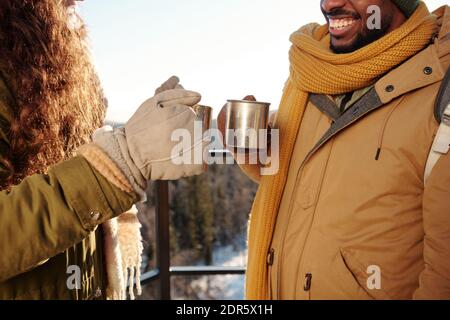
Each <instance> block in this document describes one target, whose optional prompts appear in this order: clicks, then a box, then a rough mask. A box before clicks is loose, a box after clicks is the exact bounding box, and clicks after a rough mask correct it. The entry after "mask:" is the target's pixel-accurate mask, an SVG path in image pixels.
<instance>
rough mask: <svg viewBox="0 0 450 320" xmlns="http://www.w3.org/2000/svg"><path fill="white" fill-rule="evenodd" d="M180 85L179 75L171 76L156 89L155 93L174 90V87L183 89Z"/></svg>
mask: <svg viewBox="0 0 450 320" xmlns="http://www.w3.org/2000/svg"><path fill="white" fill-rule="evenodd" d="M182 88H183V87H181V85H180V79H179V78H178V77H177V76H172V77H170V78H169V79H168V80H167V81H166V82H164V83H163V84H162V85H161V86H160V87H159V88H158V89H156V91H155V94H159V93H161V92H164V91H167V90H172V89H182Z"/></svg>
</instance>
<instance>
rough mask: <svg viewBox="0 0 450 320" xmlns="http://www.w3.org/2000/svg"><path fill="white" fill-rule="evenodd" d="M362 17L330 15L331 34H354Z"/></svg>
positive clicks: (343, 35) (338, 36)
mask: <svg viewBox="0 0 450 320" xmlns="http://www.w3.org/2000/svg"><path fill="white" fill-rule="evenodd" d="M360 21H361V20H360V19H356V18H354V17H349V16H347V17H330V18H329V20H328V27H329V31H330V34H331V35H332V36H333V37H336V38H342V37H345V36H348V35H352V34H354V33H355V32H356V30H357V27H358V23H359V22H360Z"/></svg>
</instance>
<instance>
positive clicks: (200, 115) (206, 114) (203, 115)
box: [192, 104, 213, 132]
mask: <svg viewBox="0 0 450 320" xmlns="http://www.w3.org/2000/svg"><path fill="white" fill-rule="evenodd" d="M192 109H194V111H195V113H196V114H197V121H202V123H203V132H205V131H207V130H209V129H211V120H212V111H213V109H212V108H211V107H208V106H203V105H200V104H198V105H195V106H193V107H192Z"/></svg>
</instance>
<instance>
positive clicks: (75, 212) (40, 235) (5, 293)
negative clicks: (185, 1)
mask: <svg viewBox="0 0 450 320" xmlns="http://www.w3.org/2000/svg"><path fill="white" fill-rule="evenodd" d="M74 3H75V1H73V0H67V1H66V0H21V1H16V0H2V1H1V2H0V190H2V191H1V192H0V300H1V299H21V300H22V299H105V298H110V299H123V298H125V294H124V292H125V290H126V286H127V280H130V282H129V283H130V284H131V285H130V289H131V290H130V294H131V295H133V288H134V287H133V285H132V284H133V275H134V274H135V272H136V274H139V268H140V261H141V260H140V253H141V251H142V244H141V243H140V241H141V237H140V233H139V227H140V224H139V221H138V220H137V217H136V212H135V210H130V208H131V207H132V206H133V204H135V203H136V202H138V201H139V200H141V199H142V198H143V197H144V195H145V192H144V190H145V189H146V185H147V181H148V180H160V179H178V178H181V177H184V176H191V175H195V174H199V173H201V172H202V165H201V164H200V165H175V164H174V162H172V161H169V160H162V159H170V156H171V149H172V148H173V146H174V143H173V142H172V141H171V133H172V131H173V130H175V129H182V128H184V129H186V130H189V131H190V132H191V133H192V132H193V128H194V120H195V118H196V115H195V112H194V111H193V110H192V109H191V108H190V107H191V106H193V105H195V104H196V103H198V102H199V101H200V95H199V94H198V93H195V92H191V91H187V90H184V89H182V88H181V87H180V86H179V85H178V79H176V78H171V79H170V80H169V81H168V82H166V83H165V84H164V85H163V86H162V87H161V88H159V90H157V94H156V95H155V96H154V97H153V98H151V99H149V100H148V101H146V102H145V103H144V104H143V105H142V106H141V107H140V108H139V109H138V110H137V111H136V113H135V114H134V115H133V117H132V118H131V119H130V120H129V121H128V122H127V123H126V125H125V127H124V128H119V129H116V130H112V129H111V128H107V127H105V128H103V129H101V130H99V131H96V133H95V134H94V136H93V139H94V142H91V143H90V141H91V135H92V134H93V133H94V130H95V129H97V128H99V127H100V126H101V125H102V124H103V119H104V115H105V100H104V98H103V95H102V90H101V88H100V86H99V83H98V80H97V76H96V74H95V72H94V70H93V67H92V65H91V63H90V59H89V54H88V51H87V49H86V45H85V40H84V39H85V29H84V26H83V24H82V22H81V20H80V19H79V17H77V16H76V14H75V12H74V11H73V10H72V9H73V8H71V10H69V11H68V10H66V5H73V4H74ZM75 153H77V155H75V156H74V154H75ZM128 277H129V278H130V279H128ZM136 281H139V279H136ZM137 288H138V291H139V285H137Z"/></svg>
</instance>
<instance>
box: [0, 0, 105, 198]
mask: <svg viewBox="0 0 450 320" xmlns="http://www.w3.org/2000/svg"><path fill="white" fill-rule="evenodd" d="M68 21H69V13H68V12H67V10H66V8H65V7H64V5H63V3H62V1H59V0H20V1H17V0H2V1H0V71H1V73H2V74H3V78H5V80H6V83H7V85H8V88H9V89H10V91H11V94H12V96H13V98H14V100H15V105H14V106H11V108H12V113H13V119H12V121H11V123H10V124H9V127H8V128H2V129H3V130H6V131H5V133H6V135H7V137H8V139H9V148H8V150H7V151H6V152H2V154H0V167H2V168H1V169H0V189H1V190H4V189H7V190H9V189H10V188H11V187H12V186H13V185H16V184H18V183H20V181H22V180H23V179H24V178H25V177H27V176H29V175H32V174H35V173H45V172H46V170H47V168H48V167H49V166H51V165H53V164H56V163H58V162H60V161H62V160H65V159H68V158H70V157H71V156H73V154H74V152H75V150H76V149H77V148H78V147H79V146H80V145H83V144H85V143H87V142H89V140H90V136H91V135H92V133H93V131H94V130H95V129H96V128H98V127H100V126H101V125H102V124H103V121H104V117H105V110H106V107H105V99H104V96H103V91H102V89H101V86H100V83H99V80H98V77H97V74H96V73H95V70H94V68H93V66H92V64H91V59H90V56H89V51H88V49H87V46H86V31H85V26H84V25H83V24H82V25H81V26H80V27H79V28H71V27H69V24H68ZM80 21H81V20H80Z"/></svg>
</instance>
